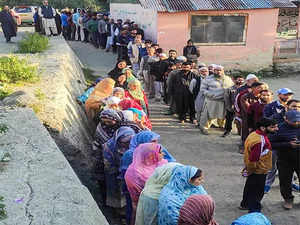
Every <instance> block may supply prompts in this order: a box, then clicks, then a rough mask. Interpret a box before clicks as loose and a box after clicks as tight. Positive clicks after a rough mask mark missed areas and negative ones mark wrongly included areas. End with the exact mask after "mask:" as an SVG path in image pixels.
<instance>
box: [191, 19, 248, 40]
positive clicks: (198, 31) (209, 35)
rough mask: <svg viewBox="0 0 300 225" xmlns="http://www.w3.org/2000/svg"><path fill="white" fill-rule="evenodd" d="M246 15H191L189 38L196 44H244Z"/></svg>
mask: <svg viewBox="0 0 300 225" xmlns="http://www.w3.org/2000/svg"><path fill="white" fill-rule="evenodd" d="M246 21H247V16H246V15H237V16H235V15H222V16H208V15H192V18H191V39H192V40H193V41H194V42H195V43H197V44H220V45H224V44H245V40H246Z"/></svg>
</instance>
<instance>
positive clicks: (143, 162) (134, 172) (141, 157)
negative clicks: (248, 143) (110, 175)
mask: <svg viewBox="0 0 300 225" xmlns="http://www.w3.org/2000/svg"><path fill="white" fill-rule="evenodd" d="M160 151H162V150H161V146H160V145H159V144H156V143H146V144H141V145H139V146H138V147H137V148H136V150H135V151H134V153H133V162H132V163H131V164H130V166H129V167H128V169H127V171H126V173H125V181H126V184H127V188H128V191H129V193H130V197H131V200H132V205H133V206H136V205H137V203H138V200H139V196H140V194H141V192H142V190H143V188H144V186H145V183H146V181H147V180H148V178H149V177H150V176H151V175H152V174H153V173H154V170H155V169H156V168H157V167H159V166H162V165H164V164H167V163H168V161H167V160H165V159H163V158H162V157H161V156H160Z"/></svg>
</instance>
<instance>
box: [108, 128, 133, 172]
mask: <svg viewBox="0 0 300 225" xmlns="http://www.w3.org/2000/svg"><path fill="white" fill-rule="evenodd" d="M134 135H135V131H134V130H133V129H132V128H130V127H121V128H119V129H118V130H117V131H116V132H115V134H114V136H113V137H112V138H111V139H109V140H108V142H107V143H106V144H105V145H104V148H103V156H104V161H105V163H107V164H109V165H110V166H111V167H115V168H116V169H117V170H119V166H120V160H121V157H122V156H123V154H124V152H125V151H126V150H127V147H124V146H122V142H125V141H126V142H127V141H130V140H131V138H132V137H133V136H134ZM122 139H123V140H122ZM126 139H127V140H126ZM127 146H128V145H127Z"/></svg>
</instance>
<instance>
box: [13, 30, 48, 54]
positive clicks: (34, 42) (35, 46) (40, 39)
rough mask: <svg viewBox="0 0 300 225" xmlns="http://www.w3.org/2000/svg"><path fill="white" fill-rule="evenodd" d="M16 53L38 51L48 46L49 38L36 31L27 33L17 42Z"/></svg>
mask: <svg viewBox="0 0 300 225" xmlns="http://www.w3.org/2000/svg"><path fill="white" fill-rule="evenodd" d="M18 47H19V50H18V53H32V54H34V53H40V52H44V51H46V50H47V49H48V48H49V39H48V37H46V36H43V35H40V34H38V33H27V34H26V36H25V37H24V38H23V39H22V40H21V41H20V42H19V44H18Z"/></svg>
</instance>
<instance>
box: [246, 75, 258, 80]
mask: <svg viewBox="0 0 300 225" xmlns="http://www.w3.org/2000/svg"><path fill="white" fill-rule="evenodd" d="M251 79H258V78H257V76H256V75H255V74H248V76H247V77H246V81H247V80H251Z"/></svg>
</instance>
